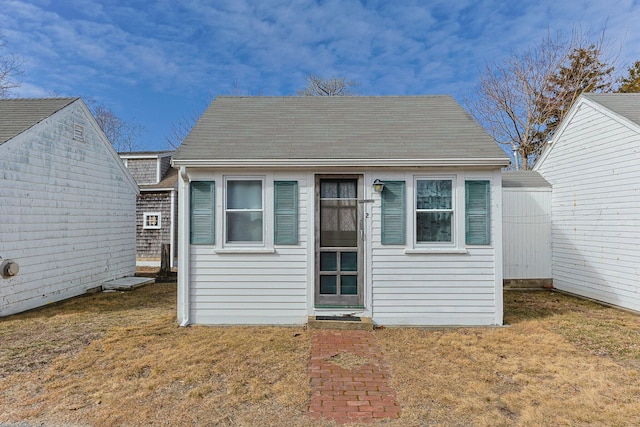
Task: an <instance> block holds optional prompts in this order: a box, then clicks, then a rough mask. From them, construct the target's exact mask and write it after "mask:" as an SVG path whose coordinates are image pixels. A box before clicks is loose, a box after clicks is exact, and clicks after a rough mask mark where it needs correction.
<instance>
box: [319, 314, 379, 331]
mask: <svg viewBox="0 0 640 427" xmlns="http://www.w3.org/2000/svg"><path fill="white" fill-rule="evenodd" d="M324 318H330V319H329V320H323V319H324ZM307 326H308V327H309V329H338V330H359V331H373V321H372V320H371V318H370V317H355V316H309V319H308V320H307Z"/></svg>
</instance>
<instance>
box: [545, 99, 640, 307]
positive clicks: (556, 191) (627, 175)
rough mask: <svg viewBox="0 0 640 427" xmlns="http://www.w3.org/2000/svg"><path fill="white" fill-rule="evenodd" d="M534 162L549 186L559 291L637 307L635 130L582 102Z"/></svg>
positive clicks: (639, 141) (639, 232) (639, 224)
mask: <svg viewBox="0 0 640 427" xmlns="http://www.w3.org/2000/svg"><path fill="white" fill-rule="evenodd" d="M556 139H557V140H556V141H555V142H554V146H553V148H552V150H551V151H550V152H549V155H548V156H547V158H546V159H545V160H544V162H543V163H541V164H540V165H539V166H538V169H539V171H540V172H541V173H542V174H543V175H544V177H545V178H547V180H548V181H550V182H551V183H552V185H553V195H552V212H553V215H552V242H553V243H552V245H553V267H552V268H553V281H554V286H555V287H556V288H558V289H561V290H564V291H568V292H572V293H576V294H580V295H584V296H586V297H589V298H594V299H598V300H601V301H604V302H608V303H611V304H616V305H619V306H623V307H627V308H630V309H633V310H640V285H639V284H638V274H639V273H640V251H639V250H638V240H639V239H640V173H639V172H638V164H639V163H640V153H639V147H640V133H639V132H638V129H637V128H635V129H634V128H633V127H630V126H627V125H624V124H622V123H620V122H618V121H616V120H614V119H613V118H611V117H609V116H607V115H606V114H603V113H602V112H600V111H598V110H597V109H595V108H593V107H591V106H590V105H588V104H583V105H582V107H581V109H580V110H579V111H577V113H576V114H575V115H574V116H573V118H572V119H571V121H570V122H569V123H568V124H567V126H566V127H565V128H564V131H563V132H562V134H561V135H559V136H558V137H557V138H556Z"/></svg>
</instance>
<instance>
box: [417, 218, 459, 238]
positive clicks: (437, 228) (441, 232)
mask: <svg viewBox="0 0 640 427" xmlns="http://www.w3.org/2000/svg"><path fill="white" fill-rule="evenodd" d="M451 218H452V214H451V212H418V213H416V240H417V241H418V242H419V243H420V242H451V241H452V232H451Z"/></svg>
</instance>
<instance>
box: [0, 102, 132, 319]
mask: <svg viewBox="0 0 640 427" xmlns="http://www.w3.org/2000/svg"><path fill="white" fill-rule="evenodd" d="M137 192H138V190H137V185H136V183H135V181H134V180H133V178H132V176H131V175H130V174H129V172H128V171H127V169H126V168H125V167H124V165H123V163H122V161H121V160H120V159H119V157H118V155H117V154H116V152H115V151H114V150H113V147H112V146H111V144H110V142H109V141H108V140H107V138H106V136H105V135H104V133H103V132H102V130H101V129H100V128H99V126H98V124H97V123H96V121H95V119H94V117H93V115H92V114H91V112H90V111H89V109H88V108H87V106H86V105H85V104H84V102H83V101H82V100H81V99H79V98H56V99H2V100H0V235H1V236H2V237H1V238H0V258H1V259H0V264H2V271H0V273H1V274H0V316H6V315H10V314H13V313H18V312H21V311H25V310H28V309H31V308H35V307H39V306H41V305H44V304H47V303H50V302H54V301H59V300H62V299H65V298H69V297H72V296H75V295H79V294H82V293H84V292H86V291H88V290H91V289H94V288H99V287H100V286H101V285H102V283H103V282H105V281H108V280H111V279H116V278H121V277H124V276H130V275H133V274H135V259H136V255H135V245H136V240H135V209H136V208H135V206H136V195H137Z"/></svg>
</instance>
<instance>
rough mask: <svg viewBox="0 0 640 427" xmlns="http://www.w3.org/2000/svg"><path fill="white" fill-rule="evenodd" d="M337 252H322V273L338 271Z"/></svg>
mask: <svg viewBox="0 0 640 427" xmlns="http://www.w3.org/2000/svg"><path fill="white" fill-rule="evenodd" d="M337 255H338V254H337V253H336V252H320V270H321V271H337V270H338V263H337V261H336V258H337Z"/></svg>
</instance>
